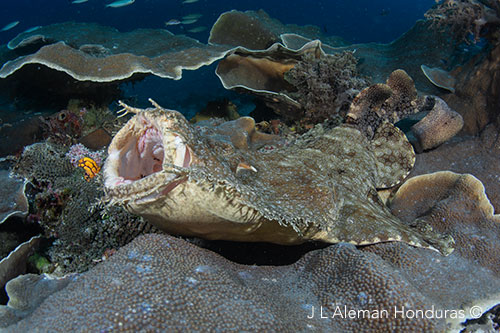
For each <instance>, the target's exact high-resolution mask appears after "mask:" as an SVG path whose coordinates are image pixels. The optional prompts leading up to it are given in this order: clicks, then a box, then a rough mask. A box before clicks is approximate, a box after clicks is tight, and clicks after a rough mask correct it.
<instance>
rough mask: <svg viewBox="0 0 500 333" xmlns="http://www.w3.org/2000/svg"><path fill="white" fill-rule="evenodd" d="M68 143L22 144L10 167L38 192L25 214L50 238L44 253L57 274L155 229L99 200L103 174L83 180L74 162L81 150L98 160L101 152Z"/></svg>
mask: <svg viewBox="0 0 500 333" xmlns="http://www.w3.org/2000/svg"><path fill="white" fill-rule="evenodd" d="M72 147H73V149H71V148H64V147H62V146H60V145H57V144H50V143H47V142H44V143H36V144H33V145H31V146H28V147H26V148H25V149H24V152H23V154H22V155H21V157H20V158H19V160H18V161H17V163H16V165H15V167H14V173H16V174H18V175H22V176H23V177H26V178H27V179H28V180H30V181H31V182H32V183H33V186H34V191H35V193H36V194H35V195H34V197H35V200H34V207H33V212H32V213H31V214H30V216H29V220H30V221H32V222H36V223H38V224H39V225H40V226H41V227H42V229H43V231H44V236H46V237H48V238H52V239H54V243H53V246H52V247H51V248H50V250H49V253H48V254H49V257H50V260H51V261H52V262H53V263H54V264H55V265H56V266H57V267H58V268H57V273H59V274H62V273H66V272H75V271H78V272H81V271H84V270H87V269H88V268H89V267H92V266H93V265H95V261H96V260H100V259H101V257H102V256H103V254H104V253H105V252H106V251H109V250H113V249H116V248H118V247H120V246H123V245H125V244H127V243H128V242H130V241H131V240H132V239H133V238H134V237H136V236H137V235H139V234H141V233H144V232H152V231H157V230H156V229H155V228H154V227H152V226H151V225H150V224H149V223H147V222H145V221H143V220H142V219H141V218H138V217H136V216H132V215H131V214H129V213H127V212H125V211H124V210H123V209H121V208H119V207H113V208H109V209H108V208H104V207H100V206H98V205H97V202H98V200H99V199H100V198H101V197H102V196H103V192H102V184H101V183H100V179H101V178H99V177H94V178H92V179H90V180H89V181H87V180H85V179H84V171H83V170H82V169H81V168H79V167H78V166H76V165H75V163H77V161H78V159H79V158H81V157H82V156H85V155H88V156H93V157H95V158H96V160H98V161H100V160H99V159H100V158H102V157H103V155H102V153H99V152H92V151H90V150H88V149H87V148H85V147H83V146H82V145H81V144H79V145H75V146H72Z"/></svg>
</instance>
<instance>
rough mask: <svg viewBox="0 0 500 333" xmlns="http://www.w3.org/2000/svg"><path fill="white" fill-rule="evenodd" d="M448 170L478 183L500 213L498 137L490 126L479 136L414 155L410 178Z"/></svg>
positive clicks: (448, 143)
mask: <svg viewBox="0 0 500 333" xmlns="http://www.w3.org/2000/svg"><path fill="white" fill-rule="evenodd" d="M442 170H449V171H453V172H457V173H470V174H473V175H474V176H475V177H477V178H478V179H480V180H481V181H482V182H483V184H484V186H485V187H486V193H487V195H488V198H489V199H490V200H491V203H492V205H493V206H494V207H495V210H496V211H500V188H499V186H498V185H497V184H498V182H499V179H500V177H499V175H500V136H499V134H498V129H497V128H496V127H495V125H494V124H490V125H488V126H487V127H486V129H485V130H483V131H482V132H481V134H480V135H479V136H474V137H471V136H457V137H455V138H453V139H451V140H450V141H448V142H446V143H444V144H443V145H441V146H439V147H437V148H436V149H433V150H430V151H427V152H424V153H422V154H417V160H416V163H415V167H414V169H413V170H412V171H411V173H410V176H416V175H421V174H425V173H429V172H436V171H442Z"/></svg>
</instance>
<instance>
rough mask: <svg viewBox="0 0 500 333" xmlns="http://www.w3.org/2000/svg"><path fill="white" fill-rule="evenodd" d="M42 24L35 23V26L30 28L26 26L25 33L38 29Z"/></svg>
mask: <svg viewBox="0 0 500 333" xmlns="http://www.w3.org/2000/svg"><path fill="white" fill-rule="evenodd" d="M41 27H42V26H41V25H37V26H36V27H31V28H28V29H26V30H24V32H25V33H28V32H33V31H35V30H38V29H40V28H41Z"/></svg>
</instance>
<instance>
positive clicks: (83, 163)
mask: <svg viewBox="0 0 500 333" xmlns="http://www.w3.org/2000/svg"><path fill="white" fill-rule="evenodd" d="M78 166H79V167H82V168H83V170H85V176H84V177H85V180H86V181H90V179H91V178H94V177H95V175H97V174H98V173H99V170H101V167H99V165H98V164H97V163H96V161H94V160H93V159H91V158H90V157H84V158H81V159H79V160H78Z"/></svg>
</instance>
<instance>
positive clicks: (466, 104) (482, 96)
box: [443, 45, 500, 135]
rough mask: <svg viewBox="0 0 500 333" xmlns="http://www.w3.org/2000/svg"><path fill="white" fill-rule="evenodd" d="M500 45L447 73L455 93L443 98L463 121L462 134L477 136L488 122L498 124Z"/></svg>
mask: <svg viewBox="0 0 500 333" xmlns="http://www.w3.org/2000/svg"><path fill="white" fill-rule="evenodd" d="M499 73H500V45H497V46H495V47H494V48H492V49H491V51H489V53H488V54H486V55H478V56H477V57H475V58H473V59H471V60H470V61H469V62H467V63H466V64H464V65H463V66H459V67H457V68H455V69H454V70H453V71H452V72H451V73H450V74H451V75H453V76H454V77H455V78H456V85H455V90H456V94H446V95H444V96H443V99H444V100H445V101H446V103H448V104H449V105H450V106H451V107H452V108H453V109H454V110H456V111H457V112H459V113H460V114H461V115H462V117H463V118H464V132H465V133H466V134H470V135H476V134H479V133H480V132H481V131H482V130H483V129H484V128H485V127H486V125H488V124H489V123H496V124H497V126H498V125H499V124H500V113H499V110H500V102H499V101H500V89H498V87H499V86H500V75H499Z"/></svg>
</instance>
